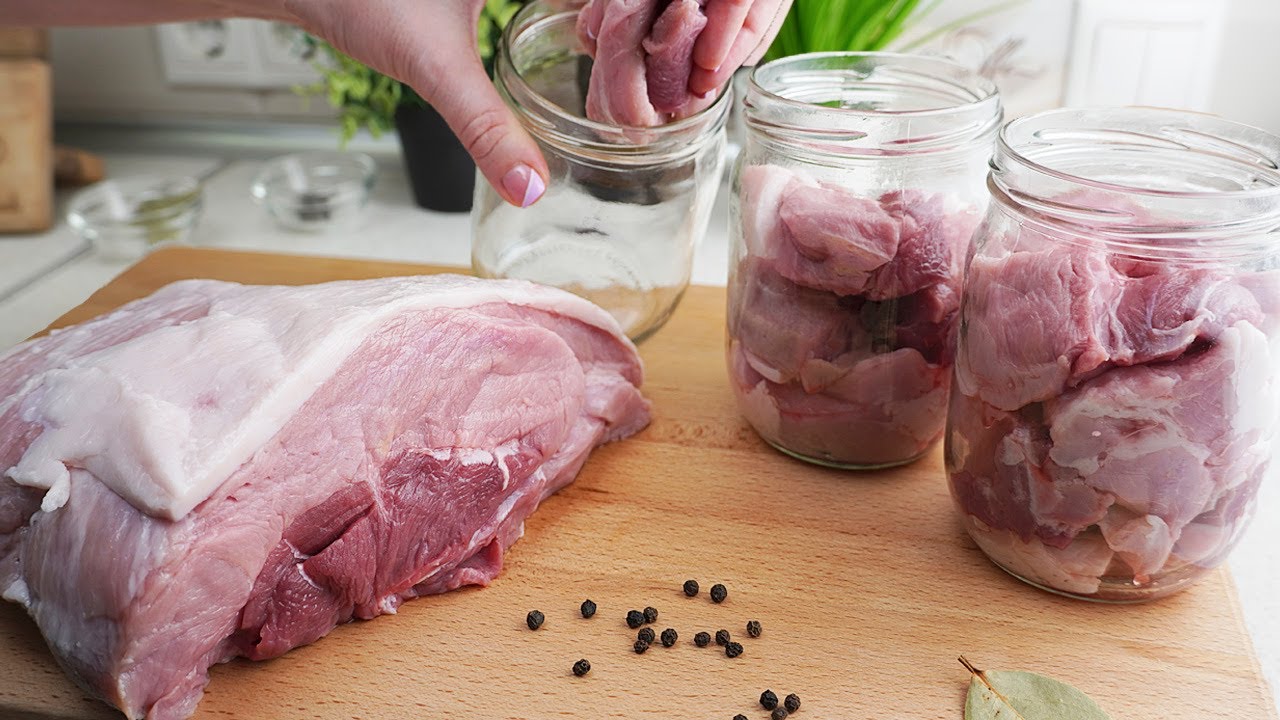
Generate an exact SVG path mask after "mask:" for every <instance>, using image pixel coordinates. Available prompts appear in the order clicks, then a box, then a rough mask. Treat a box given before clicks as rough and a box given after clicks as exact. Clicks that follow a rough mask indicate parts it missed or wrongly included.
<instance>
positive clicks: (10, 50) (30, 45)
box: [0, 27, 49, 59]
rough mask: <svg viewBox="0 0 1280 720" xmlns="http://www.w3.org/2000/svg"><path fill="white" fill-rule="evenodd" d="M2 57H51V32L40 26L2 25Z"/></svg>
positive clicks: (0, 29)
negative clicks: (17, 26)
mask: <svg viewBox="0 0 1280 720" xmlns="http://www.w3.org/2000/svg"><path fill="white" fill-rule="evenodd" d="M0 57H2V58H43V59H48V57H49V32H48V31H47V30H42V29H39V28H15V27H0Z"/></svg>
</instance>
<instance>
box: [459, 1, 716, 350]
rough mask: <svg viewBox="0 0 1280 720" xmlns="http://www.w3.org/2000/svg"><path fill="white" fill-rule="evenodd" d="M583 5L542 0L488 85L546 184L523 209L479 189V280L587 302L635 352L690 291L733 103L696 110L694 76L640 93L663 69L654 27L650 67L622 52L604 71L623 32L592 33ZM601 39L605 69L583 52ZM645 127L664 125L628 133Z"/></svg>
mask: <svg viewBox="0 0 1280 720" xmlns="http://www.w3.org/2000/svg"><path fill="white" fill-rule="evenodd" d="M584 3H585V0H534V2H531V3H529V4H527V5H526V6H525V7H524V8H522V9H521V10H520V12H518V13H517V14H516V15H515V16H514V17H513V18H512V20H511V22H509V23H508V24H507V27H506V31H505V33H504V36H503V42H502V46H501V47H500V48H499V51H498V55H497V60H496V67H495V72H494V76H495V77H494V83H495V84H496V86H497V88H498V91H499V93H501V95H502V96H503V98H504V99H505V100H506V102H507V104H508V105H509V106H510V107H511V109H512V110H513V111H514V112H515V114H516V116H517V117H518V118H520V120H521V122H522V124H523V125H524V127H525V129H526V130H528V131H529V133H530V134H531V135H532V136H533V138H534V139H535V140H536V141H537V143H538V145H539V147H540V148H541V150H542V154H543V156H544V157H545V158H546V160H547V165H548V169H549V170H550V177H549V179H548V182H547V188H546V192H545V194H544V195H543V196H542V198H541V199H540V200H538V201H537V202H536V203H534V204H533V205H531V206H530V207H527V208H517V207H513V206H511V205H508V204H507V203H505V202H504V201H503V200H502V198H501V197H499V196H498V194H497V192H496V191H495V190H494V189H493V188H492V187H491V186H490V185H489V183H488V182H486V181H485V180H484V179H483V178H477V182H476V199H475V209H474V211H473V212H472V250H471V260H472V266H473V268H474V269H475V271H476V273H477V274H479V275H481V276H482V277H504V278H520V279H523V280H532V281H534V282H539V283H543V284H545V285H554V286H557V287H560V288H563V289H565V290H568V291H570V292H573V293H576V294H578V295H581V296H583V297H585V298H587V299H588V300H591V301H592V302H594V303H596V304H597V305H599V306H601V307H603V308H604V309H605V310H607V311H609V313H610V314H612V315H613V316H614V318H616V319H617V320H618V322H619V324H621V325H622V328H623V330H624V331H625V332H626V333H627V335H628V336H630V337H631V339H633V340H636V341H639V340H642V339H644V338H645V337H647V336H648V335H650V334H651V333H653V332H654V331H655V330H657V329H658V328H659V327H661V326H662V324H663V323H665V322H666V321H667V319H668V318H669V317H670V315H671V312H672V311H673V310H674V309H675V307H676V304H677V303H678V302H679V300H680V297H681V296H682V295H683V294H684V291H685V289H686V288H687V287H688V285H689V278H690V274H691V272H692V269H693V252H694V248H695V247H696V245H697V243H698V241H700V240H701V238H702V236H703V235H704V234H705V233H706V230H707V224H708V222H709V221H710V218H711V210H712V207H714V205H715V199H716V194H717V192H718V191H719V189H720V179H721V176H722V170H723V167H724V160H723V156H724V146H725V133H724V125H725V118H726V117H727V115H728V110H729V105H730V98H729V94H728V93H725V94H723V95H721V96H720V97H719V98H714V97H710V98H705V99H703V98H689V97H688V92H687V89H686V88H687V77H688V69H687V68H686V70H685V75H684V77H685V78H686V79H685V80H683V81H682V84H680V85H679V86H678V87H676V86H664V87H663V88H658V87H656V84H655V82H656V81H655V79H656V78H658V77H659V75H658V74H657V73H652V72H650V76H651V77H650V80H651V82H650V83H649V85H648V87H647V89H646V85H645V72H646V68H647V63H648V62H658V61H660V60H661V59H662V58H663V57H664V56H663V54H662V53H663V52H664V50H663V47H665V45H663V47H659V45H662V43H658V44H657V45H655V44H654V42H651V40H653V41H655V42H656V40H658V39H660V38H657V37H656V33H659V31H660V30H661V27H666V26H665V25H664V26H661V27H660V26H658V25H655V26H654V30H653V33H655V35H654V36H653V37H649V38H646V40H645V41H644V48H645V53H647V56H646V57H647V58H648V60H647V61H645V60H640V61H636V62H628V61H627V59H628V58H630V59H632V60H634V59H635V58H634V57H633V54H634V53H632V54H628V53H619V52H617V51H616V49H615V50H614V51H610V52H609V53H608V54H607V57H608V58H609V59H610V60H609V62H606V61H605V59H604V58H605V57H606V54H605V49H606V45H608V47H613V46H614V45H618V44H625V41H626V38H625V37H623V38H618V37H617V36H618V30H619V29H621V30H624V31H626V30H628V27H624V26H617V23H614V24H611V25H610V26H609V27H610V28H612V30H609V31H607V32H606V31H603V30H602V31H601V34H600V36H599V37H598V38H592V37H589V36H587V35H584V34H583V32H582V27H580V26H579V24H578V17H579V10H580V9H582V6H583V5H584ZM602 5H603V3H601V6H602ZM631 5H635V3H632V4H631ZM687 5H688V3H680V4H674V3H673V4H672V7H673V8H675V9H677V10H679V9H682V8H684V7H685V6H687ZM627 7H630V6H627ZM692 7H693V8H694V9H697V8H698V5H697V4H696V3H693V5H692ZM618 8H619V9H623V10H625V9H626V8H625V7H624V6H622V5H619V6H618ZM633 14H634V13H633ZM704 22H705V19H704ZM615 26H617V27H615ZM700 27H701V26H697V27H695V28H694V29H695V30H697V29H700ZM624 35H625V33H624ZM597 41H598V43H599V46H600V49H601V50H600V58H601V59H600V60H598V61H596V62H595V63H594V64H593V61H592V59H591V53H592V52H594V47H589V46H588V45H589V44H590V45H592V46H594V45H595V44H596V43H597ZM688 47H691V46H686V50H687V49H688ZM630 49H631V50H635V51H638V50H639V49H638V48H630ZM619 55H622V56H625V57H623V58H622V60H619V59H618V57H617V56H619ZM654 58H658V60H654ZM610 63H612V64H610ZM617 64H621V65H623V67H621V68H618V67H615V66H614V65H617ZM659 64H660V63H659ZM648 69H649V70H652V69H653V68H648ZM614 71H616V74H617V77H616V78H615V77H614V75H615V73H614ZM602 74H603V75H607V77H605V78H603V79H592V78H593V77H594V76H595V75H602ZM614 80H616V81H614ZM673 87H674V88H675V89H676V90H678V91H680V93H682V94H683V95H682V96H683V97H685V101H684V102H683V104H679V103H678V102H677V101H676V100H674V99H673V98H672V97H671V95H673V93H672V92H671V91H672V88H673ZM680 93H676V94H680ZM622 108H626V109H627V110H629V111H631V112H630V113H624V112H622ZM655 108H660V109H661V110H662V112H659V111H658V110H656V109H655ZM642 110H643V111H644V112H641V111H642ZM592 118H594V119H592ZM627 123H631V124H630V125H629V124H627ZM641 123H644V124H646V125H648V124H655V123H660V124H656V125H654V126H652V127H649V126H645V127H638V126H634V125H638V124H641Z"/></svg>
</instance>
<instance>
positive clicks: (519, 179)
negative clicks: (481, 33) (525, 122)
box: [411, 61, 548, 207]
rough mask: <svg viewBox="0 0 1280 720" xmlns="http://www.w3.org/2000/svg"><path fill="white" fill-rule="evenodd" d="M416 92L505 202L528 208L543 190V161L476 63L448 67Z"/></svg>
mask: <svg viewBox="0 0 1280 720" xmlns="http://www.w3.org/2000/svg"><path fill="white" fill-rule="evenodd" d="M411 84H413V83H411ZM414 87H415V89H418V85H416V84H414ZM419 92H420V93H422V95H423V98H424V99H425V100H426V101H427V102H429V103H431V105H432V106H433V107H435V109H436V110H437V111H439V112H440V115H441V116H442V117H444V119H445V122H447V123H448V124H449V127H450V128H451V129H452V130H453V132H454V134H455V135H457V136H458V139H459V140H461V141H462V145H463V146H464V147H465V148H466V149H467V152H468V153H470V154H471V157H472V158H473V159H474V160H475V161H476V167H477V168H478V169H479V170H480V172H481V173H483V174H484V176H485V178H487V179H488V180H489V184H491V185H493V187H494V189H495V190H497V191H498V194H500V195H502V197H503V198H504V199H505V200H506V201H507V202H509V203H511V204H512V205H515V206H517V207H528V206H530V205H532V204H533V203H534V202H536V201H537V200H538V198H540V197H542V194H543V193H544V192H545V191H546V189H547V184H546V179H547V175H548V172H547V164H546V161H545V160H544V159H543V157H542V153H541V152H539V150H538V146H537V144H536V143H535V142H534V141H533V138H532V137H530V136H529V133H528V132H526V131H525V129H524V127H523V126H521V124H520V121H519V120H518V119H516V117H515V115H513V114H512V112H511V110H510V109H508V108H507V105H506V103H505V102H503V100H502V97H501V96H500V95H498V91H497V90H496V89H495V88H494V86H493V83H491V82H490V81H489V77H488V76H487V75H486V74H485V72H484V68H483V67H482V66H481V65H480V63H479V61H476V62H475V63H467V64H466V65H464V66H456V67H454V66H451V67H449V68H448V69H447V70H446V71H443V72H441V73H440V76H439V78H438V79H437V81H435V82H428V83H423V87H422V88H421V89H419Z"/></svg>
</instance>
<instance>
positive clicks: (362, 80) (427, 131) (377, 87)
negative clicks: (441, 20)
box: [297, 0, 524, 212]
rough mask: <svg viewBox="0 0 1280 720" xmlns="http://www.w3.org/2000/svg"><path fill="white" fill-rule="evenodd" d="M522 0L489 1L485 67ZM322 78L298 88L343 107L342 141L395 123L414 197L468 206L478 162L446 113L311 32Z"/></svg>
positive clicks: (482, 35)
mask: <svg viewBox="0 0 1280 720" xmlns="http://www.w3.org/2000/svg"><path fill="white" fill-rule="evenodd" d="M523 1H524V0H486V2H485V4H484V7H483V8H482V9H481V11H480V19H479V24H478V27H477V38H476V40H477V44H478V47H479V50H480V59H481V61H482V62H484V65H485V69H486V70H488V71H489V72H490V74H492V72H493V56H494V52H495V50H496V48H497V44H498V43H499V42H500V41H501V37H502V29H503V28H504V27H505V26H506V24H507V22H508V21H509V20H510V19H511V17H512V16H513V15H515V13H516V11H517V10H519V9H520V6H521V5H522V4H523ZM307 42H308V43H310V44H311V45H312V46H313V47H314V49H315V53H316V56H317V62H316V69H317V70H318V71H319V72H320V80H319V81H318V82H316V83H314V84H312V85H306V86H302V87H299V88H297V91H298V92H299V93H300V94H302V95H304V96H323V97H325V98H326V99H327V100H328V102H329V104H330V105H332V106H333V107H334V108H335V109H337V111H338V122H339V129H340V132H341V143H342V144H343V145H345V144H346V143H347V142H349V141H350V140H351V139H352V138H353V137H355V136H356V134H358V133H360V132H361V131H364V132H368V133H369V134H370V135H372V136H373V137H379V136H381V135H382V134H383V133H385V132H387V131H389V130H391V129H392V128H395V130H396V131H397V133H398V134H399V136H400V149H401V153H402V155H403V157H404V163H405V171H406V173H407V175H408V176H409V183H410V185H411V187H412V189H413V196H414V200H415V202H417V204H418V205H419V206H421V207H424V208H427V209H429V210H440V211H445V212H465V211H468V210H470V209H471V196H472V188H473V186H474V185H475V172H476V168H475V163H474V162H472V160H471V156H470V155H468V154H467V151H466V148H464V147H463V146H462V144H461V143H460V142H459V141H458V139H457V137H455V136H454V134H453V132H452V131H451V130H450V129H449V127H448V125H446V124H445V122H444V119H443V118H442V117H440V114H439V113H438V112H436V110H435V108H433V107H431V105H430V104H428V103H427V102H426V101H425V100H423V99H422V97H421V96H419V95H418V93H416V92H414V90H413V88H411V87H409V86H408V85H406V84H404V83H402V82H400V81H399V80H396V79H395V78H392V77H389V76H387V75H383V74H382V73H380V72H378V71H376V70H373V69H372V68H369V67H367V66H366V65H364V64H363V63H361V62H360V61H358V60H355V59H353V58H351V57H350V56H348V55H346V54H344V53H342V52H340V51H339V50H338V49H336V48H334V47H333V46H332V45H330V44H328V43H327V42H324V41H323V40H320V39H318V38H314V37H309V38H308V39H307Z"/></svg>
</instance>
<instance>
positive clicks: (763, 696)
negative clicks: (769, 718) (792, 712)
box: [760, 690, 778, 710]
mask: <svg viewBox="0 0 1280 720" xmlns="http://www.w3.org/2000/svg"><path fill="white" fill-rule="evenodd" d="M760 707H762V708H764V709H765V710H772V709H774V708H776V707H778V696H777V695H774V694H773V691H772V690H765V691H764V692H762V693H760Z"/></svg>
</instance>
